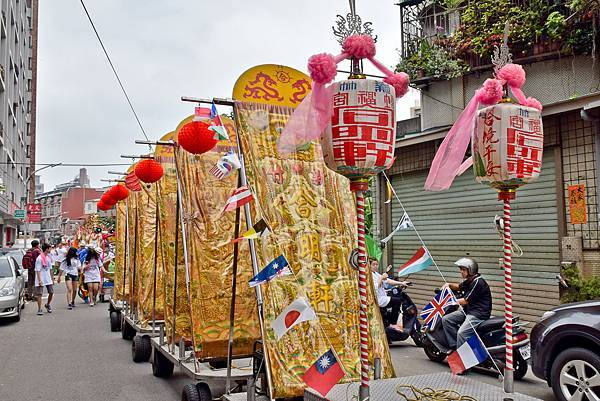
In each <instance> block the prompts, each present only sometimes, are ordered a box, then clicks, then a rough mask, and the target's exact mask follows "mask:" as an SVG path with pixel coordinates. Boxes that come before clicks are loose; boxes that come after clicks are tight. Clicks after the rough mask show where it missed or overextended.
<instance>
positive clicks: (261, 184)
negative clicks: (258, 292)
mask: <svg viewBox="0 0 600 401" xmlns="http://www.w3.org/2000/svg"><path fill="white" fill-rule="evenodd" d="M292 112H293V109H291V108H289V107H280V106H273V105H268V104H258V103H242V102H240V103H237V105H236V121H237V123H238V130H239V132H238V135H239V137H240V139H241V142H242V147H243V152H244V158H245V163H246V171H247V175H248V181H249V186H250V188H251V189H252V191H253V192H254V194H255V195H256V202H255V204H254V205H253V207H254V210H255V212H256V219H259V218H264V219H265V220H266V221H267V223H268V224H269V226H270V227H271V229H272V230H273V233H272V234H271V235H270V236H268V237H266V238H264V239H259V240H257V256H258V260H259V265H260V267H261V268H262V267H263V266H266V265H267V264H268V263H269V262H271V261H272V260H273V259H274V258H276V257H277V256H279V255H284V256H285V257H286V258H287V260H288V262H289V264H290V267H291V269H292V270H293V271H294V274H295V275H294V276H285V277H278V278H275V279H273V280H272V281H269V282H268V283H266V284H263V285H262V290H263V297H264V321H265V328H266V333H265V337H264V338H263V341H264V344H265V346H266V354H267V357H268V360H269V364H270V369H271V378H272V389H271V390H272V396H273V397H275V398H279V397H291V396H300V395H302V394H303V390H304V388H305V386H306V385H305V384H304V382H303V381H302V376H303V375H304V373H305V372H306V370H308V368H309V367H310V366H311V365H312V364H313V363H314V362H315V361H316V360H317V359H318V358H319V356H321V355H322V354H323V353H325V352H326V351H327V350H328V349H329V348H330V347H332V348H333V349H335V352H336V354H337V355H338V356H339V360H340V362H341V365H342V367H343V369H344V371H345V372H346V377H345V378H344V379H342V382H350V381H358V380H359V378H360V355H359V350H360V343H359V324H358V315H359V299H358V277H357V276H358V272H357V271H355V270H353V269H352V268H351V267H350V265H349V263H348V256H349V254H350V251H351V250H352V249H353V248H354V247H355V246H356V245H355V241H356V217H355V206H354V197H353V195H352V194H351V192H350V190H349V183H348V180H347V179H346V178H344V177H342V176H340V175H337V174H335V173H333V172H332V171H330V170H329V169H327V167H326V166H325V164H324V162H323V157H322V154H321V148H320V146H318V145H315V144H313V143H311V144H309V145H307V146H304V147H302V148H301V149H298V150H297V152H296V153H294V154H292V155H290V156H288V157H282V156H280V155H279V154H278V152H277V149H276V148H277V140H278V138H279V135H280V133H281V129H282V128H283V126H284V125H285V124H286V122H287V120H288V119H289V117H290V116H291V113H292ZM244 285H246V286H247V285H248V284H247V283H245V284H244ZM369 288H371V287H369ZM298 296H304V297H306V298H307V299H309V300H310V304H311V306H312V308H313V309H314V310H315V312H316V314H317V316H318V321H309V322H305V323H301V324H299V325H297V326H294V327H293V328H292V329H291V330H289V331H288V332H287V333H286V334H285V335H284V336H283V337H282V338H281V339H280V340H279V341H278V340H277V339H276V337H275V333H274V331H273V330H272V329H271V323H272V322H273V320H275V318H276V317H277V316H278V314H279V313H281V311H282V310H283V309H284V308H285V307H286V306H288V305H289V304H290V303H291V302H292V301H294V300H295V299H296V297H298ZM368 297H369V304H370V305H371V307H370V309H369V326H370V329H371V344H370V350H371V360H372V358H373V357H374V356H375V357H377V358H380V359H381V361H382V367H383V374H382V377H384V378H387V377H393V376H394V370H393V366H392V362H391V358H390V354H389V348H388V345H387V340H386V337H385V332H384V329H383V324H382V322H381V316H380V313H379V310H378V308H377V304H376V303H374V302H373V294H372V290H370V291H369V293H368Z"/></svg>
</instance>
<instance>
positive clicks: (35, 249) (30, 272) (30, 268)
mask: <svg viewBox="0 0 600 401" xmlns="http://www.w3.org/2000/svg"><path fill="white" fill-rule="evenodd" d="M41 252H42V251H41V250H40V241H38V240H36V239H34V240H33V241H31V248H29V249H28V250H27V252H25V255H23V258H22V259H21V266H23V269H26V270H27V300H28V301H33V300H34V299H35V294H34V288H35V261H36V260H37V258H38V256H40V253H41Z"/></svg>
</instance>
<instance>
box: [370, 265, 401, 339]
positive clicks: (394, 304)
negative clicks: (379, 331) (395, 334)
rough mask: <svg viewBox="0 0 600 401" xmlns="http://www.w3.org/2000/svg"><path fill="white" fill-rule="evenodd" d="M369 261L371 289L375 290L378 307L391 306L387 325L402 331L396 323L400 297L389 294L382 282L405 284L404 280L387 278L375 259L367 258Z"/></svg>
mask: <svg viewBox="0 0 600 401" xmlns="http://www.w3.org/2000/svg"><path fill="white" fill-rule="evenodd" d="M369 262H370V263H371V272H372V275H373V289H374V290H375V297H376V299H377V305H379V307H380V308H387V307H391V308H392V315H391V319H390V320H391V321H390V322H389V323H390V324H389V326H390V327H391V328H393V329H395V330H398V331H402V328H401V327H400V326H398V325H397V322H398V316H399V315H400V309H401V307H402V298H399V297H395V296H389V295H388V294H387V293H386V291H385V288H384V286H383V285H384V284H389V285H407V283H406V282H405V281H396V280H392V279H391V278H388V275H387V273H383V274H381V273H379V271H378V269H379V262H378V261H377V259H369Z"/></svg>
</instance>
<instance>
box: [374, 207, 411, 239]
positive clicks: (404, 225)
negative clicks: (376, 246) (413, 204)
mask: <svg viewBox="0 0 600 401" xmlns="http://www.w3.org/2000/svg"><path fill="white" fill-rule="evenodd" d="M410 227H414V225H413V223H412V221H411V219H410V217H409V216H408V213H406V212H404V215H402V218H401V219H400V221H399V222H398V224H397V225H396V228H394V231H392V232H391V233H389V235H388V236H387V237H385V238H384V239H382V240H381V243H383V244H384V245H385V244H387V243H388V242H389V240H391V239H392V237H393V236H394V235H395V234H396V233H397V232H398V231H400V230H408V229H409V228H410Z"/></svg>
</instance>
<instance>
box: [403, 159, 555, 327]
mask: <svg viewBox="0 0 600 401" xmlns="http://www.w3.org/2000/svg"><path fill="white" fill-rule="evenodd" d="M554 162H555V161H554V151H553V149H548V150H546V152H545V154H544V160H543V167H542V174H541V176H540V178H539V179H538V181H536V182H535V183H533V184H529V185H526V186H524V187H523V188H521V189H519V190H518V192H517V199H516V201H513V203H512V235H513V240H514V241H516V242H517V243H518V245H519V246H520V247H521V248H522V249H523V256H521V257H520V258H517V257H513V309H514V311H515V312H516V313H518V314H519V315H520V316H521V319H522V320H524V321H538V320H539V318H540V316H541V314H542V313H543V312H544V311H546V310H548V309H549V308H550V307H552V306H555V305H557V304H558V286H557V284H556V279H555V277H556V275H557V274H558V273H559V270H560V267H559V266H560V261H559V239H558V221H557V204H556V196H557V195H556V194H557V192H556V181H555V164H554ZM426 176H427V171H418V172H411V173H405V174H398V175H395V176H393V177H392V185H393V186H394V189H395V190H396V192H397V193H398V196H399V198H400V200H401V201H402V202H403V204H404V207H405V208H406V210H407V212H408V214H409V216H410V217H411V219H412V221H413V223H414V225H415V227H416V228H417V229H418V230H419V233H420V235H421V237H422V238H423V240H424V241H425V244H426V245H427V247H428V249H429V251H430V253H431V254H432V255H433V257H434V259H435V260H436V262H437V264H438V266H439V268H440V270H441V271H442V273H443V274H444V276H446V278H447V280H448V281H451V282H458V281H459V280H460V279H459V274H458V271H457V270H456V268H455V266H454V265H453V262H454V261H456V260H457V259H458V258H460V257H462V256H465V255H467V254H469V255H470V256H472V257H474V258H475V259H476V260H477V262H478V263H479V267H480V272H481V273H482V275H483V276H484V278H485V279H486V280H487V281H488V283H489V284H490V287H492V292H493V297H494V312H493V313H494V314H496V315H500V314H502V311H503V305H504V281H503V280H504V277H503V270H502V269H501V267H500V265H499V261H498V260H499V258H501V257H502V240H501V238H500V237H499V235H498V234H497V232H496V230H495V228H494V226H493V220H494V216H495V215H496V214H498V215H502V203H501V202H500V201H498V200H497V193H496V191H494V190H492V189H491V188H489V187H487V186H485V185H482V184H478V183H477V182H475V180H474V178H473V174H472V173H470V172H469V171H468V172H466V173H465V174H463V176H461V177H458V178H457V179H456V180H455V182H454V184H453V185H452V188H450V189H449V190H448V191H444V192H425V191H423V184H424V182H425V178H426ZM401 217H402V209H401V208H400V206H399V205H398V203H397V202H394V206H393V207H392V226H395V225H396V223H397V222H398V221H399V219H400V218H401ZM392 241H393V242H392V244H391V246H392V250H393V261H394V266H401V265H402V264H404V263H405V262H406V261H407V260H408V259H409V258H410V257H411V256H412V255H413V253H414V252H415V251H416V250H417V249H418V248H419V246H420V242H419V241H418V238H417V236H416V234H415V232H414V231H413V230H407V231H401V232H399V233H398V234H396V235H395V236H394V238H393V240H392ZM410 280H411V281H412V282H413V283H414V286H413V288H411V289H410V290H409V293H410V294H411V296H413V299H414V301H415V302H416V303H417V305H418V307H419V309H420V308H422V307H423V306H424V305H425V304H426V303H427V302H429V300H430V299H431V298H432V296H433V291H432V290H433V289H434V288H435V287H439V286H441V284H442V283H443V282H442V280H441V278H440V274H439V273H438V272H437V270H436V268H435V266H431V267H429V268H428V269H427V270H425V271H424V272H423V273H421V274H414V275H412V276H410Z"/></svg>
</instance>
